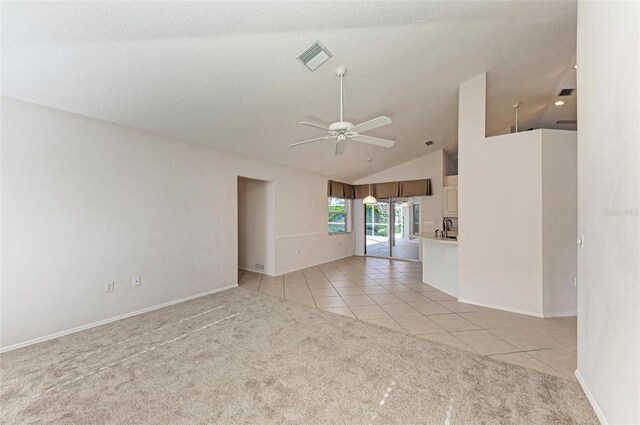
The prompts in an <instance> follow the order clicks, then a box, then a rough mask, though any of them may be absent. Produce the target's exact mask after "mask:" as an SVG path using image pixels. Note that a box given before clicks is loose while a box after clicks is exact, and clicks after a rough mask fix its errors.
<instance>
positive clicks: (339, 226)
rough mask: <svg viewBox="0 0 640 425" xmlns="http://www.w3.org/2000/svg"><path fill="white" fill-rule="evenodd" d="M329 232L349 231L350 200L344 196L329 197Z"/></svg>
mask: <svg viewBox="0 0 640 425" xmlns="http://www.w3.org/2000/svg"><path fill="white" fill-rule="evenodd" d="M327 212H328V214H329V220H328V223H329V233H347V232H348V231H349V219H348V218H349V201H348V200H346V199H344V198H331V197H330V198H329V203H328V208H327Z"/></svg>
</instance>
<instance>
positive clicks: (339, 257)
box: [276, 253, 353, 276]
mask: <svg viewBox="0 0 640 425" xmlns="http://www.w3.org/2000/svg"><path fill="white" fill-rule="evenodd" d="M347 257H353V254H352V253H351V254H345V255H342V256H338V257H336V258H331V259H329V260H324V261H321V262H318V263H313V264H309V265H305V266H301V267H298V268H295V269H293V270H287V271H283V272H280V273H278V274H277V275H276V276H280V275H283V274H287V273H292V272H296V271H298V270H302V269H307V268H309V267H315V266H317V265H320V264H324V263H328V262H330V261H338V260H342V259H343V258H347Z"/></svg>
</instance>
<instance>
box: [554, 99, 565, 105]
mask: <svg viewBox="0 0 640 425" xmlns="http://www.w3.org/2000/svg"><path fill="white" fill-rule="evenodd" d="M554 105H556V106H562V105H564V102H563V101H561V100H558V101H556V102H555V103H554Z"/></svg>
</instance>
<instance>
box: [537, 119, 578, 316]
mask: <svg viewBox="0 0 640 425" xmlns="http://www.w3.org/2000/svg"><path fill="white" fill-rule="evenodd" d="M577 150H578V144H577V135H576V132H574V131H555V130H542V280H543V287H542V302H543V312H544V314H545V315H574V314H575V313H576V311H577V302H578V300H577V297H578V292H577V288H576V286H575V278H576V274H577V268H578V252H577V251H578V250H577V247H576V235H577V234H578V222H577V217H578V152H577Z"/></svg>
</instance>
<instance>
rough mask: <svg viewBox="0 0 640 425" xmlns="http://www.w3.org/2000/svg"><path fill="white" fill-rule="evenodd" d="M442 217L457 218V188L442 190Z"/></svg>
mask: <svg viewBox="0 0 640 425" xmlns="http://www.w3.org/2000/svg"><path fill="white" fill-rule="evenodd" d="M442 215H443V216H444V217H457V216H458V186H450V187H443V188H442Z"/></svg>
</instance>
